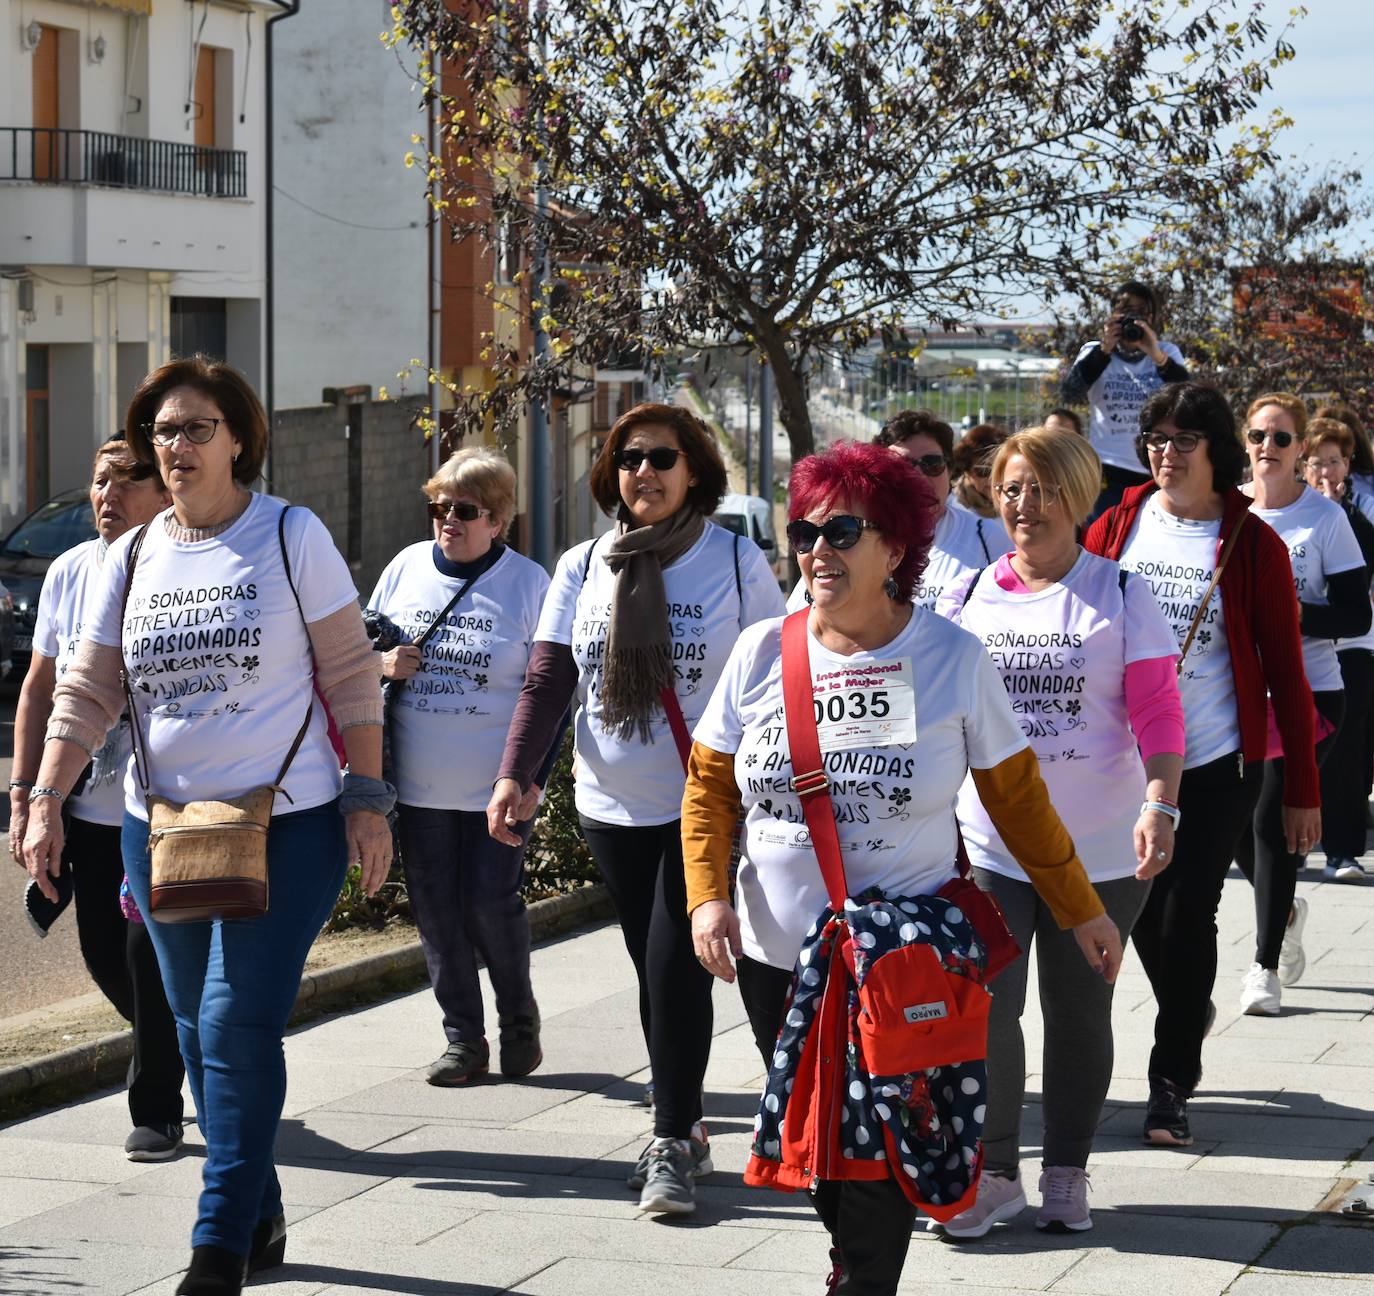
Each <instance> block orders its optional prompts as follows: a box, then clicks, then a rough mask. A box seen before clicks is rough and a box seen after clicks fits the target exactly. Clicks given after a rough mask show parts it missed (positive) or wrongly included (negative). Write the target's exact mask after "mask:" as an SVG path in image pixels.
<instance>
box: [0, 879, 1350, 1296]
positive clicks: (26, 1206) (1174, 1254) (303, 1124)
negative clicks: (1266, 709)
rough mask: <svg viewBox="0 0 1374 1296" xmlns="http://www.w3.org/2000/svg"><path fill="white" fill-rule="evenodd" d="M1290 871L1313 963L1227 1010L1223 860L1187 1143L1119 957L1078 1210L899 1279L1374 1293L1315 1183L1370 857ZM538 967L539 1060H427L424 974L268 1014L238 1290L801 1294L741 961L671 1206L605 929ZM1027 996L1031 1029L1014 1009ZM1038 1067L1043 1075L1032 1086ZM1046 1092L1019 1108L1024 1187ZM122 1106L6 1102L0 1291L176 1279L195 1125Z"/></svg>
mask: <svg viewBox="0 0 1374 1296" xmlns="http://www.w3.org/2000/svg"><path fill="white" fill-rule="evenodd" d="M1308 876H1309V877H1312V876H1315V874H1313V873H1309V875H1308ZM1301 891H1302V894H1304V895H1306V896H1307V897H1308V899H1309V900H1310V901H1311V903H1312V916H1311V919H1310V921H1309V924H1308V941H1307V946H1308V952H1309V965H1308V969H1307V974H1306V976H1305V978H1304V980H1303V982H1302V984H1301V985H1299V986H1298V987H1295V988H1293V989H1291V990H1289V991H1286V992H1285V996H1284V999H1285V1003H1284V1014H1283V1016H1282V1017H1281V1018H1279V1019H1277V1020H1267V1019H1255V1018H1241V1017H1238V1016H1237V1015H1236V1009H1235V1000H1236V991H1237V986H1238V982H1239V977H1240V974H1241V972H1242V971H1243V969H1244V968H1245V967H1246V966H1247V965H1248V963H1249V960H1250V953H1251V940H1252V930H1253V926H1252V924H1253V911H1252V900H1251V893H1250V891H1249V888H1248V887H1247V886H1246V884H1245V883H1244V882H1243V881H1242V880H1240V879H1239V878H1238V877H1235V876H1233V878H1232V880H1231V881H1230V882H1228V884H1227V887H1226V896H1225V901H1224V906H1223V913H1222V949H1221V963H1222V971H1221V974H1220V977H1219V983H1218V990H1217V1007H1218V1010H1219V1015H1218V1019H1217V1024H1216V1029H1215V1031H1214V1034H1213V1037H1212V1039H1210V1040H1209V1041H1208V1044H1207V1049H1206V1054H1205V1063H1206V1066H1207V1077H1206V1080H1205V1081H1204V1085H1205V1090H1204V1092H1203V1093H1202V1094H1201V1095H1200V1097H1199V1099H1198V1100H1197V1101H1196V1102H1195V1103H1194V1105H1193V1108H1192V1110H1193V1128H1194V1133H1195V1135H1196V1137H1197V1140H1198V1141H1197V1143H1196V1145H1195V1146H1194V1147H1192V1148H1188V1149H1182V1150H1177V1151H1162V1150H1151V1149H1147V1148H1144V1147H1142V1146H1141V1145H1140V1144H1139V1141H1138V1138H1139V1127H1140V1118H1141V1102H1142V1097H1143V1094H1144V1080H1143V1077H1144V1064H1145V1057H1146V1050H1147V1046H1148V1042H1149V1041H1148V1037H1149V1032H1150V1022H1151V1016H1152V1014H1151V1008H1150V1001H1149V996H1148V991H1147V988H1146V985H1145V982H1144V978H1143V976H1142V974H1141V972H1140V970H1139V966H1138V964H1137V963H1136V962H1135V960H1134V959H1133V958H1130V959H1128V963H1127V970H1126V973H1125V975H1124V977H1123V979H1122V982H1121V985H1120V989H1119V992H1118V996H1117V1015H1116V1023H1117V1067H1116V1071H1117V1078H1116V1080H1115V1081H1114V1083H1113V1086H1112V1090H1111V1094H1110V1097H1109V1103H1108V1108H1107V1110H1106V1112H1105V1113H1104V1117H1103V1123H1102V1132H1101V1135H1100V1137H1099V1139H1098V1143H1097V1149H1096V1152H1095V1155H1094V1158H1093V1162H1092V1171H1093V1180H1092V1183H1093V1195H1092V1203H1093V1207H1094V1219H1095V1228H1094V1229H1093V1231H1092V1232H1090V1233H1087V1234H1082V1235H1078V1236H1074V1237H1049V1236H1041V1235H1039V1234H1037V1233H1036V1231H1035V1229H1034V1228H1033V1227H1032V1224H1031V1219H1032V1215H1031V1212H1029V1211H1028V1212H1027V1213H1025V1214H1023V1215H1022V1217H1021V1218H1020V1219H1019V1220H1017V1221H1015V1222H1014V1223H1013V1224H1011V1225H1005V1226H1000V1227H999V1228H997V1229H996V1230H994V1232H993V1234H992V1235H991V1236H990V1237H989V1238H987V1239H986V1240H985V1241H983V1242H981V1243H976V1244H964V1245H955V1244H949V1243H945V1242H941V1241H939V1240H937V1239H936V1238H935V1237H934V1236H932V1235H929V1234H926V1233H924V1232H921V1233H919V1234H918V1235H917V1237H916V1239H915V1240H914V1244H913V1246H912V1249H911V1254H910V1259H909V1261H908V1263H907V1268H906V1277H905V1280H904V1285H903V1290H904V1291H911V1292H916V1291H928V1290H930V1289H931V1288H939V1289H945V1290H948V1289H949V1288H950V1287H951V1286H953V1285H955V1284H958V1285H959V1287H960V1288H961V1289H963V1290H972V1291H974V1292H977V1291H978V1290H988V1291H1000V1292H1028V1291H1046V1290H1052V1291H1055V1292H1071V1293H1083V1294H1088V1293H1103V1294H1104V1296H1133V1294H1134V1293H1140V1294H1141V1296H1166V1294H1167V1296H1175V1294H1180V1293H1181V1294H1183V1296H1192V1294H1194V1293H1196V1294H1197V1296H1211V1294H1212V1293H1221V1292H1227V1293H1234V1294H1235V1296H1308V1294H1310V1296H1330V1294H1331V1293H1333V1292H1334V1293H1337V1296H1374V1226H1371V1225H1370V1224H1361V1223H1356V1222H1347V1221H1343V1220H1341V1219H1339V1218H1337V1217H1336V1216H1334V1215H1333V1214H1332V1213H1331V1212H1330V1209H1329V1208H1330V1206H1331V1205H1332V1204H1333V1203H1335V1202H1337V1201H1338V1200H1339V1198H1340V1197H1342V1196H1344V1193H1345V1191H1346V1190H1348V1189H1349V1188H1350V1187H1351V1186H1352V1182H1353V1181H1362V1180H1364V1179H1365V1178H1366V1176H1367V1175H1368V1174H1369V1173H1370V1172H1371V1171H1374V1162H1371V1156H1372V1155H1374V1148H1371V1139H1374V1111H1372V1110H1371V1109H1374V997H1372V996H1371V985H1374V886H1371V887H1367V888H1360V887H1354V886H1336V885H1319V884H1317V883H1315V882H1310V881H1305V882H1304V883H1303V885H1302V888H1301ZM534 975H535V987H536V991H537V993H538V995H539V999H540V1002H541V1004H542V1006H543V1010H544V1019H545V1026H544V1047H545V1051H546V1055H547V1060H546V1062H545V1064H544V1066H543V1068H542V1069H541V1070H540V1071H539V1072H537V1073H536V1074H535V1075H534V1076H532V1077H530V1078H529V1080H527V1081H525V1082H522V1083H500V1082H493V1083H487V1084H482V1085H480V1086H477V1087H474V1088H472V1089H469V1090H466V1091H464V1090H456V1091H455V1090H441V1089H434V1088H431V1087H430V1086H428V1085H426V1084H425V1083H424V1081H423V1079H422V1078H421V1077H422V1071H421V1070H420V1069H419V1068H421V1067H423V1065H424V1064H426V1063H428V1062H429V1061H430V1060H431V1059H432V1057H433V1056H434V1055H436V1054H437V1053H438V1052H439V1051H440V1049H441V1046H442V1043H443V1038H442V1032H441V1031H440V1029H439V1016H438V1012H437V1010H436V1008H435V1006H434V1003H433V1000H432V999H431V997H430V995H429V994H428V992H421V993H415V994H410V995H406V996H404V997H401V998H398V999H393V1000H391V1001H389V1002H387V1003H384V1004H381V1005H379V1006H376V1007H373V1008H369V1009H365V1010H360V1011H357V1012H352V1013H347V1014H343V1015H339V1016H335V1017H331V1018H327V1019H324V1020H321V1021H319V1022H316V1023H314V1024H312V1025H310V1026H307V1027H305V1028H303V1029H301V1030H298V1031H296V1032H295V1033H294V1034H293V1035H292V1036H291V1037H290V1038H289V1039H288V1040H287V1045H286V1048H287V1058H288V1065H289V1071H290V1092H289V1095H288V1098H287V1103H286V1114H285V1119H284V1121H283V1124H282V1129H281V1136H280V1139H279V1141H278V1160H279V1163H280V1166H281V1177H282V1182H283V1185H284V1188H285V1195H286V1201H287V1203H288V1205H287V1213H288V1219H289V1221H290V1237H289V1243H288V1249H287V1264H286V1265H285V1266H283V1267H282V1268H281V1269H278V1270H275V1271H273V1272H272V1273H269V1274H266V1275H264V1276H263V1278H262V1279H260V1280H259V1281H257V1282H255V1283H253V1284H252V1286H251V1288H250V1290H253V1291H258V1290H261V1291H263V1292H264V1293H271V1294H272V1296H313V1294H314V1293H320V1292H328V1293H331V1294H334V1293H345V1292H364V1291H366V1292H395V1293H405V1294H408V1296H440V1294H441V1293H457V1294H470V1296H494V1294H495V1293H499V1292H519V1293H526V1294H527V1296H581V1294H582V1293H587V1294H588V1296H591V1294H592V1293H595V1294H596V1296H622V1294H623V1296H630V1294H633V1293H645V1292H650V1293H664V1294H665V1296H669V1294H671V1296H679V1294H682V1296H690V1294H693V1293H702V1294H703V1296H704V1294H706V1293H709V1294H710V1296H791V1294H793V1293H796V1294H797V1296H820V1293H821V1292H822V1290H823V1288H824V1275H825V1274H826V1273H827V1272H828V1268H829V1266H828V1263H827V1260H826V1241H825V1238H824V1236H823V1234H822V1232H821V1230H820V1229H819V1227H818V1226H817V1224H816V1223H815V1221H814V1217H813V1216H812V1214H811V1212H810V1210H809V1209H808V1207H807V1205H806V1203H805V1201H803V1200H801V1199H800V1198H798V1197H795V1196H793V1197H789V1196H784V1195H781V1194H775V1193H769V1192H763V1191H758V1190H753V1189H746V1188H744V1187H743V1185H742V1184H741V1182H740V1178H739V1175H740V1170H741V1168H742V1167H743V1164H744V1161H745V1156H746V1147H747V1143H748V1135H749V1131H750V1129H751V1127H752V1123H753V1114H754V1105H755V1095H756V1093H757V1091H758V1088H759V1082H760V1078H761V1068H760V1065H759V1062H758V1060H757V1057H756V1055H755V1052H754V1048H753V1045H752V1043H751V1042H750V1039H749V1035H748V1028H747V1026H746V1025H745V1024H744V1020H743V1014H742V1012H741V1010H740V1007H739V1003H738V999H737V997H736V994H735V992H734V991H733V989H732V988H727V987H725V986H720V987H718V993H717V997H716V1006H717V1023H716V1031H717V1034H716V1041H715V1048H714V1051H713V1055H712V1061H711V1071H710V1074H709V1076H708V1079H707V1088H708V1097H707V1116H708V1121H709V1124H710V1128H711V1135H712V1139H711V1141H712V1150H713V1156H714V1159H715V1163H716V1166H717V1167H718V1169H717V1173H716V1174H715V1175H714V1176H713V1177H712V1178H710V1179H708V1180H706V1181H703V1183H702V1184H701V1186H700V1188H699V1190H698V1203H699V1204H698V1209H697V1213H696V1215H695V1216H693V1217H690V1219H688V1220H687V1221H684V1222H674V1223H661V1222H656V1221H654V1220H652V1219H649V1218H645V1217H641V1216H640V1215H639V1214H638V1212H637V1210H636V1208H635V1202H636V1195H635V1194H634V1193H632V1192H631V1191H630V1190H628V1189H627V1188H626V1187H625V1185H624V1176H625V1174H626V1172H627V1170H628V1169H629V1166H630V1163H631V1162H632V1161H633V1159H634V1157H635V1155H636V1154H637V1153H638V1151H639V1149H640V1147H641V1146H642V1143H643V1140H644V1139H645V1137H646V1135H647V1133H648V1131H649V1128H650V1121H649V1113H648V1112H647V1111H646V1110H645V1109H644V1108H643V1107H641V1106H639V1105H637V1102H636V1099H637V1098H638V1096H639V1094H640V1091H641V1088H642V1085H643V1081H644V1080H645V1079H646V1078H647V1077H646V1072H645V1071H644V1069H643V1068H644V1062H645V1057H644V1050H643V1045H642V1043H641V1040H640V1036H639V1027H638V1022H637V1017H636V1007H635V1004H636V996H635V991H634V987H633V976H632V973H631V970H630V965H629V961H628V959H627V958H626V956H625V953H624V950H623V947H622V946H621V943H620V936H619V932H618V931H617V930H616V929H615V928H614V927H600V928H597V929H595V930H592V931H589V932H586V933H583V934H581V935H578V936H574V937H569V938H565V939H562V940H559V941H555V942H552V943H550V944H547V945H545V946H543V947H541V948H539V949H538V950H537V951H536V952H535V968H534ZM1031 998H1032V1001H1033V1000H1034V992H1033V991H1032V996H1031ZM1027 1025H1028V1028H1029V1030H1028V1033H1029V1036H1030V1038H1029V1040H1028V1046H1029V1047H1028V1054H1029V1056H1031V1057H1032V1058H1034V1057H1036V1056H1038V1051H1039V1023H1038V1014H1037V1013H1036V1012H1035V1011H1034V1010H1030V1011H1029V1012H1028V1021H1027ZM1039 1084H1040V1078H1039V1076H1038V1075H1033V1076H1032V1077H1031V1080H1030V1092H1031V1097H1032V1099H1033V1100H1034V1099H1036V1098H1037V1097H1038V1093H1039ZM1038 1110H1039V1109H1038V1106H1036V1105H1034V1104H1033V1105H1032V1106H1031V1107H1030V1108H1029V1110H1028V1112H1027V1120H1026V1128H1025V1132H1024V1141H1025V1145H1026V1149H1027V1169H1028V1172H1029V1173H1028V1176H1027V1177H1028V1189H1029V1190H1033V1189H1034V1187H1035V1167H1036V1166H1037V1165H1038V1155H1037V1151H1038V1149H1037V1138H1038V1133H1037V1129H1038V1121H1039V1116H1038ZM126 1132H127V1116H126V1111H125V1108H124V1103H123V1099H122V1095H120V1094H117V1093H111V1094H106V1095H103V1096H100V1097H97V1098H93V1099H90V1100H88V1101H84V1102H80V1103H77V1104H75V1105H73V1106H70V1107H67V1108H64V1109H61V1110H58V1111H54V1112H51V1113H48V1114H46V1115H42V1116H38V1117H35V1118H32V1119H30V1120H26V1121H23V1122H19V1123H17V1124H14V1125H11V1126H9V1127H7V1128H5V1129H3V1130H0V1293H5V1294H6V1296H10V1294H13V1293H44V1294H49V1293H72V1294H74V1296H75V1294H80V1296H97V1294H98V1293H99V1294H106V1293H108V1294H109V1296H116V1294H118V1296H124V1294H126V1293H141V1294H143V1296H153V1294H154V1293H156V1294H158V1296H163V1294H165V1296H170V1293H171V1292H172V1291H173V1289H174V1287H175V1286H176V1282H177V1276H178V1274H179V1273H180V1271H181V1269H182V1267H183V1266H184V1264H185V1262H186V1257H187V1255H188V1245H189V1244H188V1238H189V1233H190V1227H191V1223H192V1219H193V1215H194V1210H195V1198H196V1194H197V1191H198V1189H199V1181H200V1171H201V1164H202V1162H201V1147H200V1145H199V1140H198V1135H197V1134H196V1133H195V1132H194V1131H192V1132H190V1134H189V1137H188V1140H187V1142H188V1145H190V1147H189V1150H188V1152H187V1153H186V1154H185V1155H183V1156H182V1157H181V1158H180V1159H179V1160H177V1161H174V1162H170V1163H167V1164H163V1165H156V1166H138V1165H132V1164H130V1163H129V1162H128V1161H126V1160H125V1158H124V1155H123V1152H122V1150H121V1148H122V1144H123V1140H124V1136H125V1134H126ZM1030 1195H1031V1197H1032V1202H1033V1203H1034V1201H1035V1200H1036V1198H1035V1194H1034V1192H1033V1191H1031V1193H1030ZM1323 1207H1326V1208H1327V1209H1325V1210H1324V1209H1323Z"/></svg>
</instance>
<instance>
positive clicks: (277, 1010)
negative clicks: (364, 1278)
mask: <svg viewBox="0 0 1374 1296" xmlns="http://www.w3.org/2000/svg"><path fill="white" fill-rule="evenodd" d="M121 845H122V846H123V850H124V868H125V871H126V872H127V873H128V875H129V886H130V888H131V889H132V890H133V893H134V899H135V900H137V901H138V907H139V908H140V909H141V910H142V911H143V913H145V914H150V913H151V912H152V911H151V908H150V906H149V903H148V890H149V870H150V864H149V859H148V825H147V823H146V822H144V821H143V820H142V819H136V818H134V817H133V816H132V815H130V814H126V815H125V816H124V831H123V836H122V839H121ZM347 853H348V852H347V847H346V843H345V838H344V821H343V816H342V815H340V814H339V803H338V802H337V801H330V802H329V803H328V804H326V805H322V806H317V807H316V808H315V809H313V810H300V811H297V812H295V813H293V814H285V815H277V816H275V817H274V818H273V820H272V827H271V831H270V833H269V835H268V838H267V868H268V878H267V889H268V897H269V899H268V908H267V913H266V914H264V915H263V916H262V917H261V918H243V919H236V920H231V921H227V922H225V921H219V920H216V921H213V922H191V923H164V922H157V921H150V922H149V923H148V932H149V935H151V936H152V938H153V946H154V948H155V949H156V950H157V958H158V963H159V964H160V965H161V967H162V983H163V986H164V987H165V988H166V991H167V1001H168V1003H170V1004H171V1006H172V1013H173V1015H174V1016H175V1017H176V1023H177V1037H178V1039H179V1040H180V1042H181V1056H182V1057H183V1059H185V1062H186V1075H187V1078H188V1079H189V1080H190V1082H191V1096H192V1097H193V1098H194V1100H195V1104H196V1119H197V1122H198V1123H199V1125H200V1128H201V1132H202V1134H204V1136H205V1173H204V1188H203V1190H202V1192H201V1195H200V1209H199V1214H198V1215H197V1218H196V1226H195V1228H194V1230H193V1231H192V1233H191V1245H192V1246H217V1247H223V1248H224V1249H225V1250H226V1251H232V1252H234V1253H235V1254H236V1255H247V1254H248V1248H249V1244H250V1242H251V1240H252V1235H253V1228H254V1226H255V1225H256V1224H257V1222H258V1221H259V1220H260V1219H267V1218H270V1217H271V1216H273V1215H278V1214H280V1213H281V1209H282V1200H281V1184H280V1183H279V1182H278V1180H277V1172H276V1168H275V1167H274V1166H273V1164H272V1145H273V1143H274V1142H275V1141H276V1137H277V1123H278V1121H280V1119H281V1109H282V1103H283V1102H284V1101H285V1098H286V1059H285V1057H284V1056H283V1053H282V1035H283V1034H284V1033H285V1031H286V1022H287V1018H288V1017H289V1016H290V1013H291V1008H292V1006H293V1005H294V1004H295V1001H296V992H297V990H299V988H300V983H301V972H302V970H303V969H304V967H305V956H306V955H307V954H308V953H309V951H310V946H311V944H312V943H313V942H314V940H315V937H316V935H317V934H318V933H319V930H320V928H321V927H322V926H323V925H324V923H325V920H326V919H327V918H328V917H329V914H330V911H331V910H332V909H333V907H334V902H335V900H337V899H338V895H339V889H340V888H341V887H342V885H343V879H344V872H345V869H346V867H347Z"/></svg>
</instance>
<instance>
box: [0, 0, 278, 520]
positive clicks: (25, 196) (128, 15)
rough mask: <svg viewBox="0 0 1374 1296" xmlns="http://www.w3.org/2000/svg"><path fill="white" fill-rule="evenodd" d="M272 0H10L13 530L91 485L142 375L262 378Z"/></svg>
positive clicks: (7, 364)
mask: <svg viewBox="0 0 1374 1296" xmlns="http://www.w3.org/2000/svg"><path fill="white" fill-rule="evenodd" d="M291 7H292V6H291V5H289V4H286V3H278V2H276V0H262V2H260V0H208V2H207V0H196V2H195V3H192V2H191V0H99V2H96V0H90V2H89V3H84V2H80V0H0V20H2V21H0V528H4V529H7V528H8V527H10V526H12V525H13V524H14V523H15V522H16V521H17V520H18V519H19V518H21V517H23V516H24V514H25V513H27V512H28V511H29V510H31V509H33V508H36V507H37V506H38V505H39V504H41V503H42V502H43V501H44V500H45V499H46V498H48V497H49V496H50V495H52V494H54V493H56V492H58V491H61V490H65V489H68V488H71V487H76V486H82V485H84V484H85V483H86V481H87V480H88V474H89V471H90V462H91V453H92V451H93V450H94V447H95V446H97V445H98V444H100V442H101V441H103V440H105V439H106V438H107V437H109V436H110V435H112V434H113V433H114V431H115V430H116V429H117V428H118V427H119V426H120V425H121V424H122V422H123V417H124V409H125V406H126V404H127V402H128V399H129V397H130V395H131V394H132V392H133V390H134V388H135V386H136V385H137V384H138V382H139V380H140V379H141V378H142V377H143V376H144V374H146V373H147V372H148V371H149V370H150V369H151V368H153V367H155V366H156V365H158V364H161V363H163V362H164V361H165V360H167V359H169V358H170V357H171V356H172V355H174V354H176V355H181V354H190V353H193V352H196V351H204V352H206V353H208V354H212V355H215V356H217V357H220V358H223V359H226V360H228V361H229V362H230V363H231V364H233V365H235V366H236V367H238V368H239V369H241V370H243V371H244V373H245V374H247V375H248V377H249V378H250V380H252V381H253V382H254V383H255V384H256V385H259V386H260V385H261V383H262V381H263V377H264V354H265V353H264V346H265V333H266V329H265V319H264V296H265V276H266V219H265V201H264V200H265V185H266V156H265V149H264V144H265V140H266V103H265V92H266V66H265V58H264V54H265V48H266V44H267V42H266V39H265V37H266V30H265V23H266V22H267V20H268V19H269V18H270V17H271V16H272V15H274V14H283V13H284V12H285V11H287V10H289V9H290V8H291Z"/></svg>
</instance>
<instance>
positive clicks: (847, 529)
mask: <svg viewBox="0 0 1374 1296" xmlns="http://www.w3.org/2000/svg"><path fill="white" fill-rule="evenodd" d="M877 529H878V528H877V527H875V526H874V525H873V523H872V522H870V521H869V520H868V519H867V518H861V517H855V516H854V515H853V514H851V513H840V514H837V515H836V516H835V517H832V518H827V519H826V520H825V521H824V522H823V523H821V525H820V526H817V525H816V524H815V523H814V522H808V521H806V519H805V518H798V519H797V520H796V521H795V522H789V523H788V524H787V540H788V543H789V544H791V546H792V551H793V552H794V553H799V554H808V553H810V552H811V550H812V549H814V548H815V547H816V541H817V540H819V539H820V538H821V536H824V537H825V543H826V544H828V545H829V546H830V547H831V548H832V549H852V548H854V546H855V545H856V544H858V543H859V537H860V536H861V535H863V533H864V532H865V531H876V530H877Z"/></svg>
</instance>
